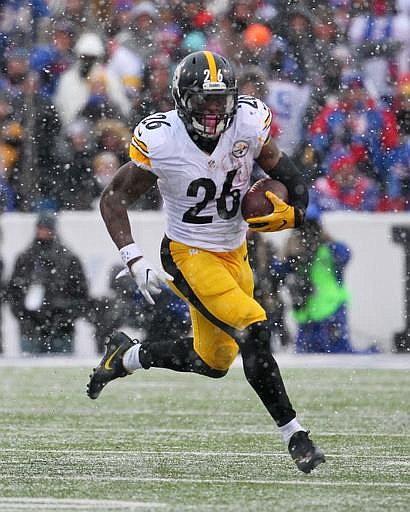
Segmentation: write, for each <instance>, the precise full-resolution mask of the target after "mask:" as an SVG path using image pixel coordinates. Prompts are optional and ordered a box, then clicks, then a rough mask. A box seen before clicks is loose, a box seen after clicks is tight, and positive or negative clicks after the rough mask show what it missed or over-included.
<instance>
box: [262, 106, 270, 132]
mask: <svg viewBox="0 0 410 512" xmlns="http://www.w3.org/2000/svg"><path fill="white" fill-rule="evenodd" d="M271 121H272V112H271V111H270V110H269V114H268V117H267V118H266V119H265V124H264V125H263V129H264V130H265V129H266V128H267V127H268V126H269V125H270V122H271Z"/></svg>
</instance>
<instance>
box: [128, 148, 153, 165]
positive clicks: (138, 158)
mask: <svg viewBox="0 0 410 512" xmlns="http://www.w3.org/2000/svg"><path fill="white" fill-rule="evenodd" d="M130 158H131V160H134V162H137V163H140V164H144V165H147V166H148V167H152V165H151V160H150V159H149V158H148V157H147V156H146V155H144V153H143V152H142V151H141V150H140V149H139V148H137V147H136V146H135V145H134V144H130Z"/></svg>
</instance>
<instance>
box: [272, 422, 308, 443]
mask: <svg viewBox="0 0 410 512" xmlns="http://www.w3.org/2000/svg"><path fill="white" fill-rule="evenodd" d="M279 430H280V432H281V434H282V437H283V441H284V443H285V444H286V446H287V445H288V444H289V441H290V438H291V437H292V436H293V434H294V433H295V432H300V431H301V430H303V432H306V429H305V428H303V427H302V425H301V424H300V423H299V422H298V420H297V419H296V418H293V420H291V421H289V423H286V425H283V426H282V427H279Z"/></svg>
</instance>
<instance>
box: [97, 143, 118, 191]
mask: <svg viewBox="0 0 410 512" xmlns="http://www.w3.org/2000/svg"><path fill="white" fill-rule="evenodd" d="M119 167H120V162H119V160H118V158H117V156H116V155H115V153H112V152H111V151H101V153H98V154H97V155H96V156H95V158H94V160H93V173H94V178H95V182H96V188H97V193H98V195H100V194H101V192H102V191H103V190H104V188H105V187H106V186H107V185H108V183H110V181H111V179H112V177H113V176H114V173H115V172H116V170H117V169H118V168H119Z"/></svg>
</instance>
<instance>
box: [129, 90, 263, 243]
mask: <svg viewBox="0 0 410 512" xmlns="http://www.w3.org/2000/svg"><path fill="white" fill-rule="evenodd" d="M271 119H272V115H271V112H270V110H269V108H268V107H267V106H266V105H265V104H264V103H263V102H261V101H260V100H258V99H255V98H253V97H250V96H239V101H238V112H237V114H236V116H235V118H234V120H233V122H232V124H231V126H230V127H229V128H228V130H226V131H225V132H224V133H222V135H221V136H220V139H219V141H218V144H217V146H216V148H215V150H214V151H213V153H212V154H211V155H209V154H207V153H205V152H204V151H202V150H201V149H200V148H199V147H198V146H197V145H196V144H195V143H194V142H193V140H192V139H191V137H190V136H189V135H188V133H187V130H186V128H185V125H184V123H183V122H182V120H181V119H180V118H179V116H178V114H177V112H176V110H171V111H169V112H165V113H157V114H152V115H150V116H148V117H146V118H145V119H144V120H142V121H141V122H140V123H139V124H138V126H137V127H136V128H135V131H134V136H133V138H132V141H131V144H130V157H131V159H132V161H133V162H134V163H136V164H137V165H138V166H140V167H143V168H144V169H146V170H149V171H151V172H153V173H154V174H155V175H156V176H158V188H159V190H160V192H161V195H162V198H163V202H164V211H165V215H166V229H165V233H166V235H167V237H168V238H170V239H171V240H175V241H177V242H181V243H183V244H186V245H189V246H193V247H200V248H202V249H207V250H210V251H216V252H223V251H230V250H232V249H236V248H237V247H239V246H240V245H241V244H242V243H243V241H244V239H245V236H246V231H247V224H246V222H245V221H244V220H243V218H242V215H241V201H242V197H243V195H244V194H245V192H246V191H247V189H248V188H249V179H250V176H251V173H252V168H253V163H254V159H255V158H257V157H258V156H259V153H260V151H261V149H262V146H263V144H264V143H265V142H266V140H267V139H268V137H269V129H270V123H271ZM135 172H136V173H138V169H137V168H136V171H135Z"/></svg>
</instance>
